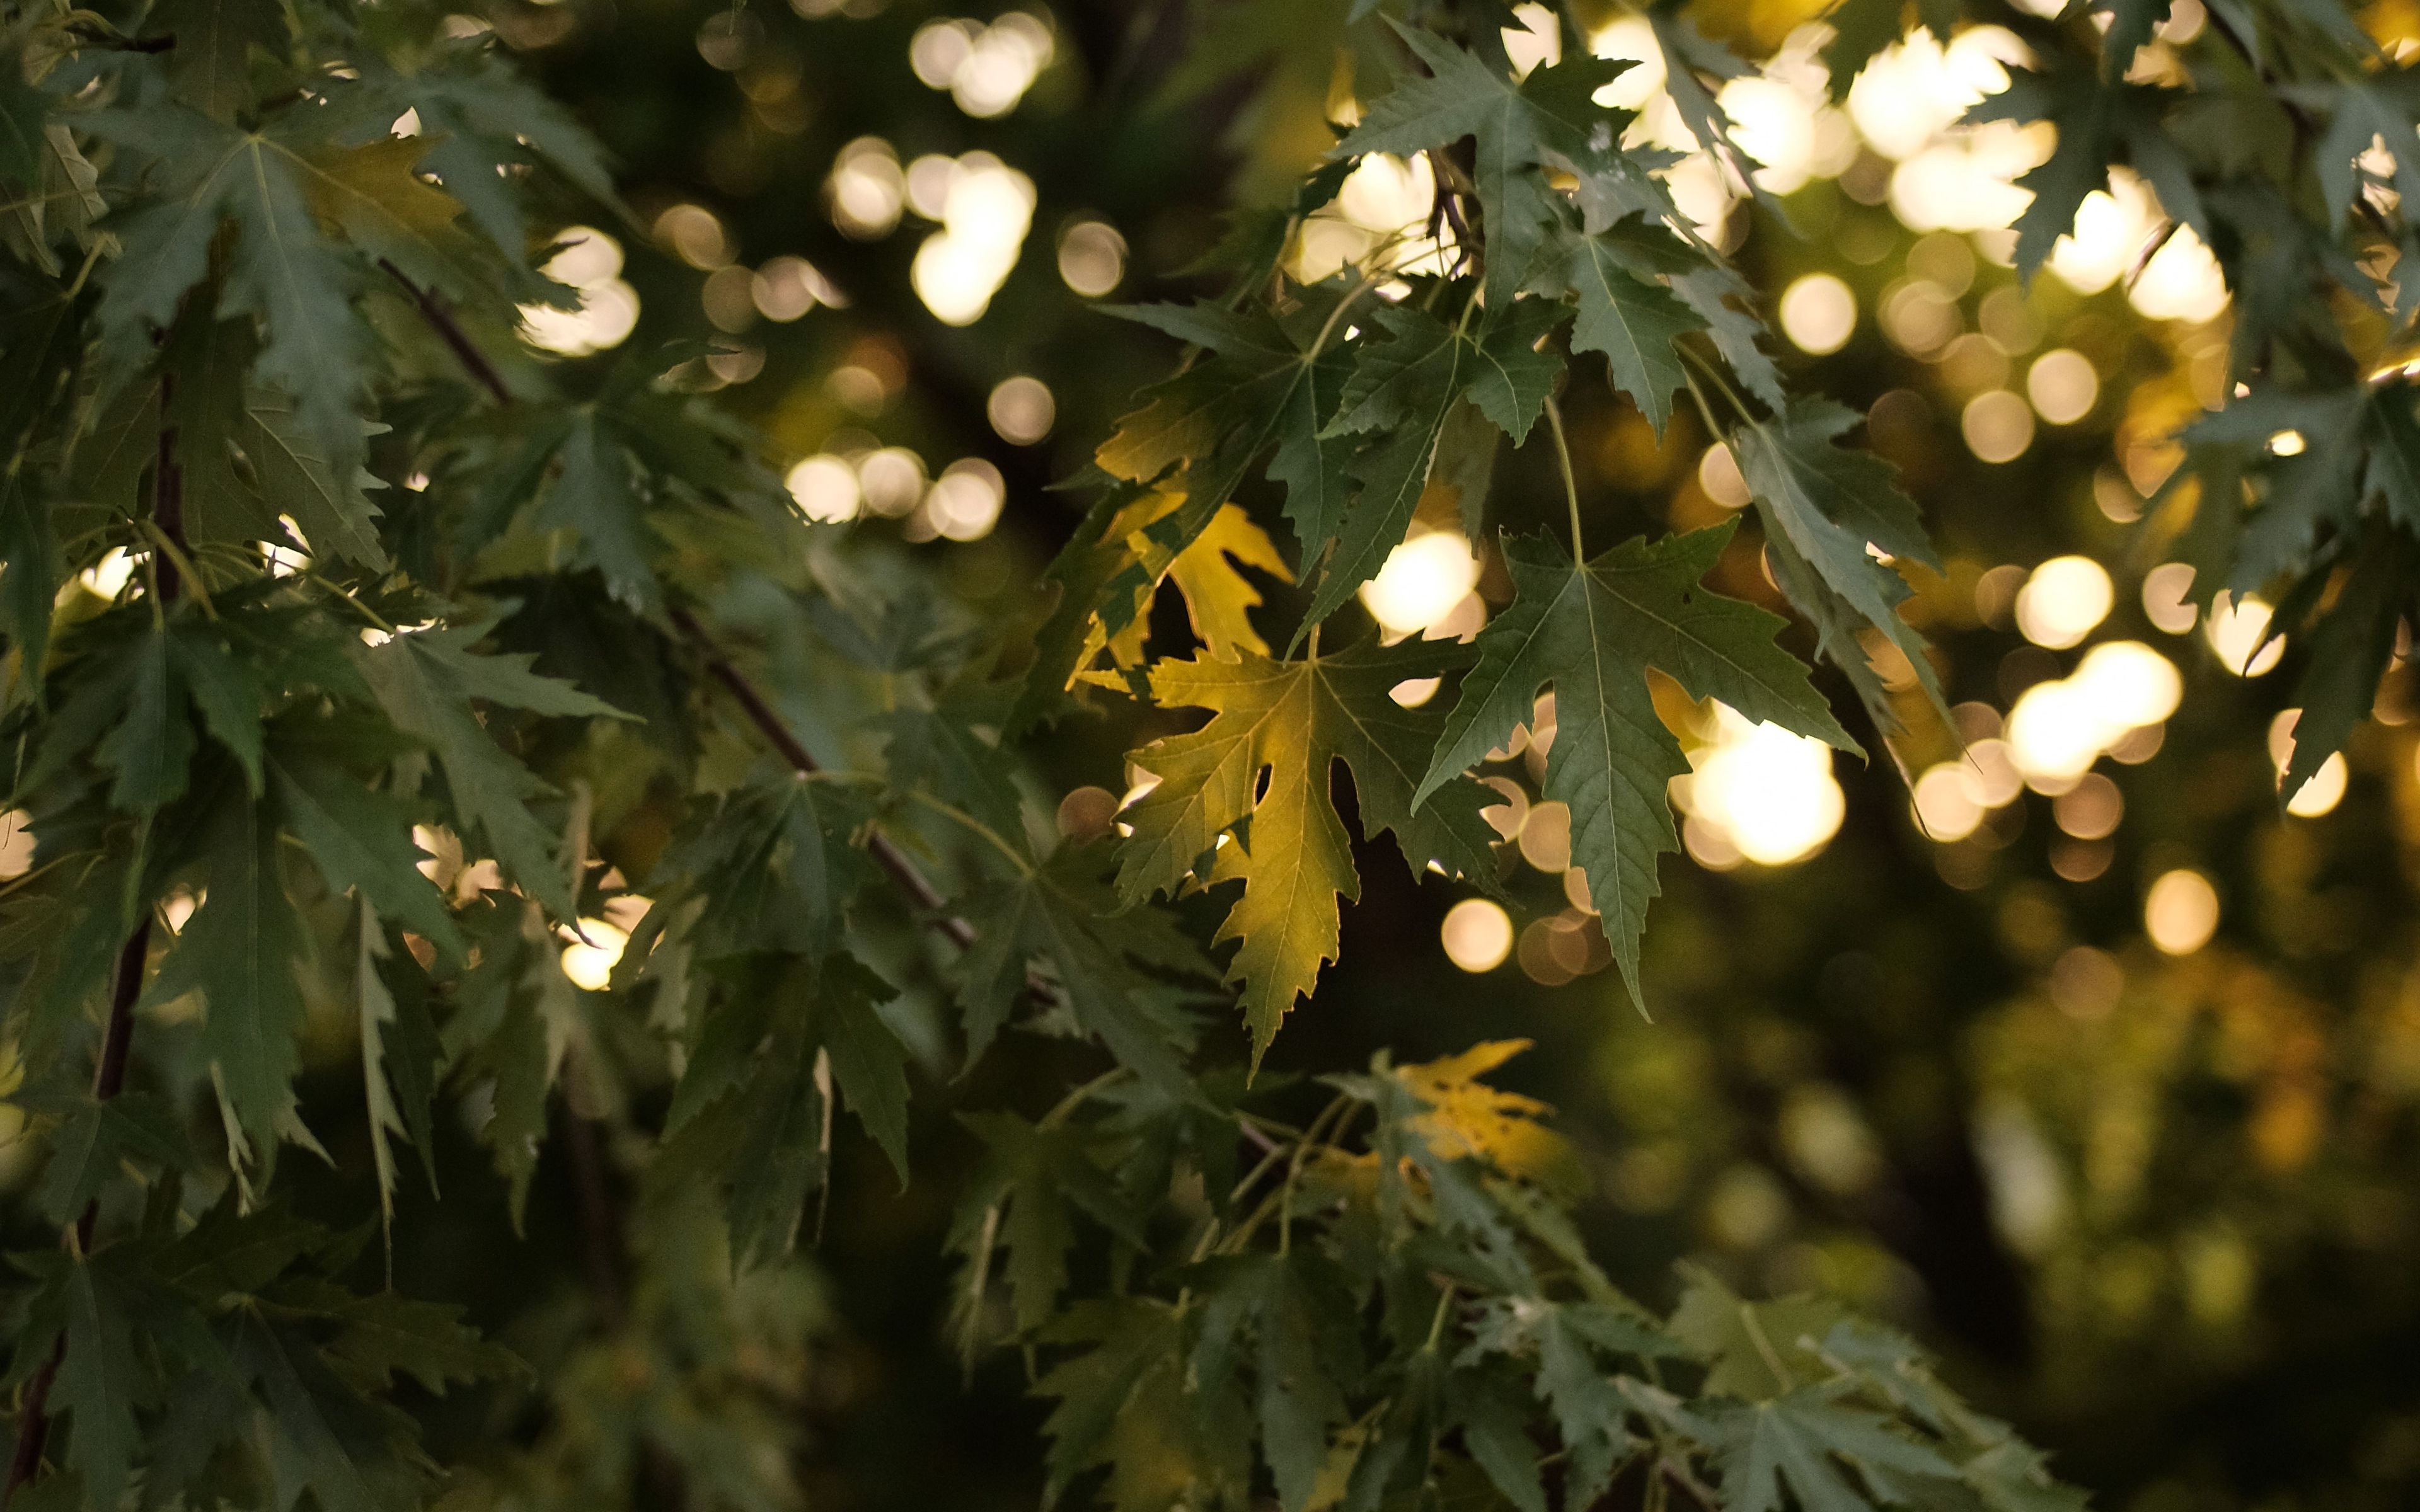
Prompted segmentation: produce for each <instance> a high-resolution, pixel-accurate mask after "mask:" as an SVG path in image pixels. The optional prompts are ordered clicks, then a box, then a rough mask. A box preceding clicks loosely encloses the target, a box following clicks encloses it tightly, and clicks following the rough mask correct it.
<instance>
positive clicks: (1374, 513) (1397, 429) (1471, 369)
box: [1295, 299, 1570, 645]
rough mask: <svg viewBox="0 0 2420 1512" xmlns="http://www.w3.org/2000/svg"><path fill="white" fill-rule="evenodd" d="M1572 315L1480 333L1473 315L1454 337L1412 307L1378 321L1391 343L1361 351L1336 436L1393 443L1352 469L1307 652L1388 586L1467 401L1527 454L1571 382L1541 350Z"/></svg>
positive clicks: (1493, 322) (1496, 321) (1527, 313)
mask: <svg viewBox="0 0 2420 1512" xmlns="http://www.w3.org/2000/svg"><path fill="white" fill-rule="evenodd" d="M1569 313H1570V312H1569V311H1568V310H1567V309H1566V308H1565V307H1564V306H1563V305H1561V304H1560V303H1559V302H1557V301H1547V300H1535V299H1532V300H1522V301H1517V302H1514V303H1512V306H1511V308H1510V309H1497V310H1493V311H1491V312H1490V313H1489V314H1488V315H1487V316H1485V317H1484V318H1483V319H1481V320H1479V321H1478V322H1477V329H1476V330H1475V331H1474V330H1473V329H1471V326H1472V322H1471V321H1470V319H1469V317H1468V315H1467V313H1466V317H1465V320H1464V322H1463V323H1462V324H1461V325H1457V326H1448V325H1446V324H1445V323H1444V322H1442V321H1440V320H1438V319H1436V318H1435V317H1434V316H1430V315H1429V314H1428V313H1427V312H1425V311H1422V310H1419V309H1416V308H1414V307H1412V306H1410V305H1405V304H1396V305H1383V306H1381V307H1380V308H1379V309H1378V311H1377V312H1376V316H1375V318H1376V323H1377V324H1379V325H1380V326H1383V327H1384V328H1385V329H1386V330H1387V331H1388V333H1389V335H1390V337H1391V339H1389V340H1387V341H1383V342H1370V343H1366V344H1364V345H1363V346H1361V347H1359V348H1358V349H1357V353H1356V363H1355V367H1354V371H1353V377H1352V378H1351V379H1349V380H1348V381H1347V382H1346V383H1345V385H1344V390H1343V393H1342V394H1341V395H1340V396H1339V400H1338V408H1337V413H1336V417H1335V418H1334V419H1333V420H1331V421H1329V422H1328V424H1327V427H1326V428H1327V431H1328V433H1330V434H1334V435H1348V434H1353V433H1357V432H1365V431H1377V432H1382V433H1383V434H1382V435H1381V436H1380V438H1379V440H1377V442H1376V443H1375V444H1374V445H1373V446H1371V447H1370V448H1369V449H1368V450H1366V451H1364V452H1362V453H1361V454H1359V455H1357V457H1355V458H1354V460H1353V462H1352V464H1351V470H1352V473H1353V475H1354V476H1355V477H1356V478H1357V479H1358V480H1359V481H1360V484H1361V488H1360V492H1359V493H1358V494H1357V495H1356V496H1355V498H1354V501H1353V503H1352V505H1351V507H1350V508H1349V509H1348V510H1347V512H1346V514H1345V517H1344V520H1343V524H1342V530H1341V532H1340V533H1339V534H1338V536H1337V539H1336V549H1335V552H1334V554H1333V555H1332V556H1330V557H1329V558H1328V561H1327V564H1326V568H1325V570H1324V571H1323V572H1322V573H1321V575H1320V579H1319V586H1318V588H1317V589H1316V590H1315V591H1314V592H1313V593H1312V594H1311V608H1310V609H1307V610H1306V611H1305V612H1304V614H1303V618H1302V621H1301V624H1300V625H1299V626H1297V627H1296V629H1295V643H1296V644H1297V645H1299V644H1300V643H1301V640H1302V638H1303V637H1304V636H1305V635H1308V634H1309V633H1310V629H1311V626H1312V625H1317V624H1318V623H1319V622H1321V621H1322V620H1324V619H1326V617H1327V616H1328V615H1330V614H1333V613H1335V612H1336V610H1338V609H1341V608H1342V607H1343V605H1344V602H1345V601H1346V600H1347V599H1349V598H1351V597H1352V596H1353V592H1354V590H1355V589H1357V588H1358V587H1360V586H1361V585H1362V584H1363V583H1365V582H1367V581H1369V580H1370V579H1372V578H1373V577H1375V576H1377V573H1378V569H1379V568H1380V567H1381V566H1383V565H1384V564H1385V563H1386V560H1387V554H1388V552H1389V551H1392V550H1393V549H1394V548H1396V547H1397V546H1399V545H1401V544H1402V543H1403V539H1404V532H1405V531H1406V530H1408V529H1409V528H1410V526H1411V522H1412V515H1413V512H1414V510H1415V509H1416V508H1417V507H1418V506H1419V500H1420V494H1421V493H1422V491H1424V490H1425V489H1426V488H1427V486H1428V482H1429V471H1430V464H1431V463H1432V461H1433V460H1434V459H1435V455H1436V448H1437V442H1438V439H1439V438H1440V436H1442V435H1443V433H1444V431H1445V427H1446V424H1447V422H1448V421H1449V420H1450V418H1451V417H1452V415H1453V413H1454V407H1455V405H1456V403H1457V402H1458V401H1460V400H1462V399H1465V398H1467V399H1468V400H1469V401H1470V403H1471V404H1472V405H1474V406H1475V407H1476V408H1477V409H1478V410H1479V412H1480V413H1481V415H1483V416H1485V417H1486V419H1487V420H1488V421H1489V422H1490V423H1491V424H1495V425H1496V426H1497V428H1498V429H1500V430H1502V431H1503V432H1504V433H1505V434H1506V435H1507V436H1510V437H1511V438H1512V440H1513V442H1514V443H1515V444H1516V445H1517V444H1518V443H1519V442H1520V441H1521V440H1522V439H1523V438H1524V437H1526V436H1527V435H1528V432H1529V427H1530V426H1531V425H1532V424H1535V423H1536V421H1537V418H1538V415H1539V414H1540V412H1541V411H1542V410H1544V408H1545V404H1546V400H1547V398H1548V397H1549V396H1550V395H1551V394H1552V393H1553V392H1554V386H1555V383H1556V381H1557V380H1558V379H1559V378H1560V377H1561V376H1562V370H1563V363H1562V360H1561V359H1560V358H1559V357H1558V356H1556V355H1555V354H1553V353H1551V352H1542V351H1539V350H1538V349H1537V347H1538V344H1539V343H1540V342H1541V341H1542V340H1543V339H1544V337H1545V335H1546V333H1547V332H1550V331H1552V330H1553V329H1554V328H1555V327H1556V326H1558V325H1559V324H1560V323H1561V322H1562V321H1563V319H1564V318H1565V317H1566V316H1568V315H1569Z"/></svg>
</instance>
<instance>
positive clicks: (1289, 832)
mask: <svg viewBox="0 0 2420 1512" xmlns="http://www.w3.org/2000/svg"><path fill="white" fill-rule="evenodd" d="M1465 656H1466V653H1464V652H1463V651H1462V650H1461V649H1460V648H1459V647H1457V646H1455V645H1454V644H1453V643H1452V642H1450V641H1433V640H1432V641H1418V640H1412V641H1404V642H1403V643H1401V644H1399V645H1395V646H1378V645H1375V644H1363V645H1359V646H1356V647H1353V648H1351V649H1349V650H1345V651H1342V652H1334V653H1328V654H1325V655H1313V656H1309V657H1306V658H1305V659H1303V660H1300V661H1271V660H1269V659H1268V658H1266V657H1264V656H1253V655H1251V654H1249V652H1248V653H1245V654H1243V655H1242V656H1241V658H1240V659H1239V660H1236V661H1233V662H1227V661H1218V660H1203V659H1196V660H1192V661H1181V662H1180V661H1163V662H1160V663H1159V664H1158V665H1157V666H1156V667H1154V668H1153V669H1152V673H1151V687H1152V696H1153V698H1154V700H1155V701H1156V702H1157V703H1158V704H1159V705H1160V706H1161V707H1163V708H1175V707H1180V706H1183V707H1192V708H1203V709H1209V710H1212V711H1214V715H1213V717H1212V718H1211V720H1210V722H1209V723H1208V724H1206V725H1204V726H1202V728H1201V729H1200V730H1197V731H1195V732H1193V733H1190V734H1184V735H1174V736H1171V737H1170V738H1168V739H1165V740H1161V741H1158V742H1156V743H1154V744H1153V745H1150V746H1146V747H1144V748H1142V749H1140V750H1138V751H1134V752H1131V753H1130V754H1129V757H1128V759H1129V760H1131V761H1132V762H1134V763H1135V764H1137V765H1139V766H1140V767H1141V768H1142V769H1143V770H1145V771H1147V772H1150V773H1152V774H1154V775H1155V776H1156V777H1157V778H1158V779H1159V783H1158V785H1157V786H1156V787H1155V788H1153V789H1152V791H1151V792H1150V793H1149V794H1147V795H1144V796H1143V797H1142V798H1141V799H1140V800H1138V801H1137V802H1136V803H1135V804H1134V805H1133V806H1132V807H1131V808H1129V809H1128V810H1126V811H1125V820H1126V822H1127V823H1128V824H1129V825H1132V826H1133V830H1134V833H1133V835H1132V837H1131V838H1129V839H1128V840H1127V841H1125V846H1124V847H1123V854H1122V856H1121V860H1120V865H1119V870H1118V889H1119V891H1120V892H1121V893H1122V894H1123V895H1124V896H1125V898H1126V899H1127V901H1128V902H1130V903H1134V902H1140V901H1141V900H1142V899H1143V898H1145V897H1148V896H1149V895H1150V894H1152V893H1154V892H1156V891H1160V890H1163V889H1168V890H1173V889H1174V888H1175V887H1177V886H1178V884H1179V883H1180V882H1182V881H1183V879H1184V878H1185V877H1186V876H1187V874H1188V873H1190V872H1193V871H1194V870H1195V868H1196V866H1197V864H1198V863H1200V862H1201V861H1202V857H1204V856H1207V855H1208V854H1209V853H1210V852H1211V851H1212V850H1213V849H1214V847H1215V848H1218V855H1217V856H1216V858H1215V859H1214V860H1213V861H1211V863H1210V864H1209V866H1208V867H1207V869H1206V872H1207V876H1206V880H1208V881H1210V882H1213V883H1218V882H1227V881H1237V880H1240V881H1241V882H1242V883H1243V884H1244V894H1243V897H1242V898H1241V899H1239V900H1238V901H1237V902H1236V903H1235V905H1234V907H1233V910H1231V911H1230V912H1229V914H1228V916H1227V920H1226V923H1225V924H1224V925H1223V926H1221V928H1220V930H1219V933H1218V938H1219V939H1221V940H1228V939H1237V938H1240V939H1241V940H1242V941H1243V947H1242V949H1239V950H1238V951H1237V952H1236V954H1235V957H1234V960H1233V963H1232V964H1230V965H1229V967H1228V970H1227V977H1228V980H1231V981H1233V980H1240V981H1242V982H1243V984H1244V1014H1245V1019H1246V1022H1247V1023H1248V1024H1249V1026H1250V1030H1251V1036H1252V1058H1253V1063H1254V1064H1255V1065H1258V1063H1259V1060H1260V1057H1261V1056H1262V1055H1263V1054H1264V1052H1266V1050H1267V1049H1268V1045H1269V1041H1270V1039H1271V1038H1272V1037H1274V1036H1275V1035H1276V1033H1277V1030H1278V1025H1279V1023H1280V1020H1282V1019H1283V1018H1284V1016H1285V1015H1286V1013H1288V1012H1289V1011H1292V1010H1293V1008H1294V1003H1295V998H1296V997H1298V996H1300V995H1304V994H1307V993H1309V992H1310V991H1311V987H1312V985H1313V983H1314V982H1315V981H1316V980H1317V979H1318V976H1319V969H1320V966H1321V965H1322V964H1323V963H1325V962H1327V961H1332V960H1334V959H1335V958H1336V949H1337V931H1338V928H1339V915H1338V903H1337V900H1338V899H1339V898H1340V897H1342V898H1352V899H1358V898H1359V897H1360V893H1361V883H1360V878H1359V876H1358V874H1357V872H1355V871H1354V867H1353V855H1352V841H1351V838H1350V837H1349V836H1348V835H1347V834H1346V833H1345V829H1344V822H1343V820H1342V819H1341V818H1340V817H1338V815H1337V812H1336V806H1335V802H1334V799H1333V797H1332V796H1331V795H1330V793H1329V781H1330V768H1331V767H1332V766H1333V764H1335V763H1337V762H1338V761H1342V762H1343V763H1344V764H1346V765H1347V766H1348V767H1350V768H1351V770H1352V773H1353V788H1354V794H1355V796H1356V797H1357V800H1358V802H1359V807H1360V812H1361V823H1362V825H1363V827H1364V828H1365V829H1366V830H1367V831H1368V832H1370V833H1371V834H1373V835H1374V834H1375V833H1376V832H1377V831H1378V830H1380V829H1387V830H1391V831H1392V832H1393V833H1394V835H1395V838H1396V841H1397V843H1398V845H1399V846H1400V847H1401V849H1402V852H1403V855H1404V860H1405V862H1406V863H1408V864H1409V865H1410V867H1411V869H1412V872H1413V875H1415V876H1418V875H1419V873H1420V872H1422V871H1423V870H1424V869H1425V868H1426V867H1427V865H1428V863H1429V862H1430V861H1432V860H1435V861H1436V862H1437V863H1438V865H1439V867H1440V868H1441V869H1442V870H1443V871H1444V872H1446V873H1447V874H1448V875H1453V874H1457V873H1459V874H1464V875H1469V876H1474V877H1490V878H1492V877H1493V876H1494V874H1495V866H1494V859H1493V855H1492V853H1491V851H1490V849H1489V846H1490V844H1491V842H1492V841H1494V840H1495V839H1496V838H1497V836H1496V834H1495V831H1494V830H1493V829H1492V828H1490V827H1489V826H1488V825H1487V823H1486V821H1484V820H1482V819H1481V818H1480V817H1479V812H1480V810H1481V809H1482V808H1484V807H1486V806H1487V805H1488V803H1490V802H1491V801H1493V800H1492V799H1490V798H1489V797H1488V796H1487V794H1486V790H1485V789H1483V788H1481V787H1479V786H1478V784H1476V783H1471V782H1460V781H1454V780H1453V779H1454V778H1455V776H1456V775H1457V774H1455V773H1449V774H1447V776H1446V777H1443V778H1439V779H1437V781H1436V782H1435V784H1434V789H1438V790H1445V791H1444V793H1443V797H1444V801H1443V803H1442V805H1441V806H1439V807H1436V808H1435V809H1431V808H1428V807H1426V806H1421V807H1419V808H1418V809H1416V808H1415V805H1414V801H1413V789H1414V787H1415V786H1416V785H1417V784H1418V783H1419V772H1420V760H1421V754H1422V753H1423V752H1425V751H1426V750H1428V748H1430V746H1431V745H1432V744H1433V743H1434V742H1435V739H1436V735H1437V731H1438V729H1439V723H1440V721H1439V717H1438V716H1437V715H1436V714H1435V711H1433V710H1430V709H1426V708H1420V709H1406V708H1404V707H1402V706H1401V705H1400V704H1398V703H1396V702H1395V701H1394V700H1393V699H1392V698H1391V697H1390V696H1389V693H1390V691H1391V690H1392V689H1393V688H1394V687H1395V686H1396V685H1397V684H1399V683H1403V682H1404V681H1407V680H1410V679H1413V678H1419V677H1433V676H1436V675H1438V674H1440V673H1442V672H1444V671H1447V670H1449V669H1450V668H1451V667H1453V666H1455V665H1456V664H1458V663H1460V662H1461V661H1462V660H1464V659H1465ZM1264 774H1265V778H1266V781H1265V784H1264V781H1263V778H1264ZM1247 819H1249V820H1250V822H1251V823H1250V826H1249V835H1248V836H1239V837H1237V838H1232V839H1230V840H1229V841H1227V842H1226V843H1225V844H1224V845H1223V846H1222V845H1221V844H1220V837H1221V836H1225V835H1227V834H1228V832H1229V831H1231V830H1233V829H1234V828H1235V826H1237V825H1241V824H1242V823H1243V822H1244V821H1245V820H1247Z"/></svg>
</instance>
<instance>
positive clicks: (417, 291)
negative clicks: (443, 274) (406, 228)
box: [379, 257, 513, 409]
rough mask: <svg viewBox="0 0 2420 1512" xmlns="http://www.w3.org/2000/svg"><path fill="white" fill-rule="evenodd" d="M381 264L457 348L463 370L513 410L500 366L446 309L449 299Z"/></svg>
mask: <svg viewBox="0 0 2420 1512" xmlns="http://www.w3.org/2000/svg"><path fill="white" fill-rule="evenodd" d="M379 266H380V268H383V269H385V270H386V274H387V276H388V277H389V278H392V279H394V280H395V281H396V283H398V284H400V285H403V290H404V292H405V293H407V294H409V295H411V302H412V303H413V304H414V305H416V306H417V307H418V308H419V310H420V318H422V319H423V320H426V321H427V322H428V328H429V329H430V330H431V331H434V332H437V337H438V339H439V340H440V341H442V342H443V343H445V345H446V347H448V348H450V349H451V350H452V351H453V353H454V360H455V361H456V362H458V363H461V364H462V371H464V372H465V373H468V374H470V375H471V377H472V378H473V381H475V382H476V383H477V384H478V385H479V386H480V387H481V388H483V389H485V390H487V391H488V393H489V394H490V395H491V396H493V397H494V399H495V401H496V404H497V406H498V407H499V408H501V409H511V408H512V407H513V391H512V390H510V389H508V388H506V387H505V386H504V375H503V374H502V373H499V372H497V371H496V365H495V364H494V363H490V362H489V361H488V354H487V353H486V352H483V351H481V350H480V349H479V344H478V343H477V342H474V341H473V340H472V339H471V335H470V332H466V331H464V330H463V329H462V327H461V325H460V324H459V323H458V321H456V320H455V318H454V312H453V311H451V310H448V309H447V308H445V301H443V300H442V299H440V298H438V296H437V292H436V291H435V290H434V289H425V288H422V287H421V286H420V285H417V284H415V283H413V282H412V281H411V279H409V278H407V277H405V276H404V272H403V270H402V269H400V268H397V267H396V265H395V264H394V263H392V262H390V261H388V260H387V259H386V258H384V257H380V259H379Z"/></svg>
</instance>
